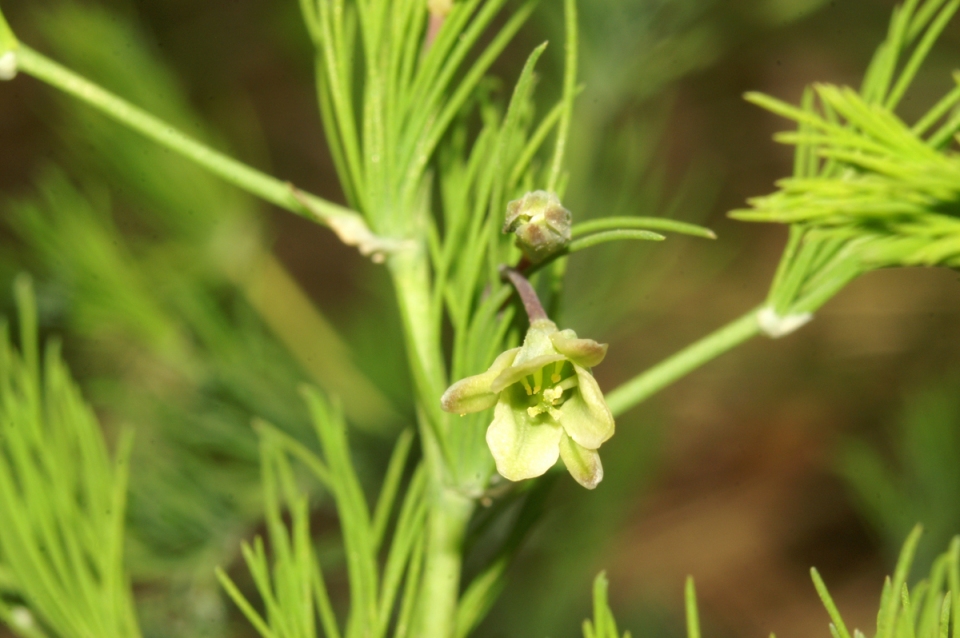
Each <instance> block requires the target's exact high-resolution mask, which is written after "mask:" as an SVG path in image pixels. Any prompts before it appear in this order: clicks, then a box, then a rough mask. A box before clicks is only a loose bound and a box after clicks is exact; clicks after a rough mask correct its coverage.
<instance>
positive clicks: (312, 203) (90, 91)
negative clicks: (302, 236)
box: [17, 43, 370, 244]
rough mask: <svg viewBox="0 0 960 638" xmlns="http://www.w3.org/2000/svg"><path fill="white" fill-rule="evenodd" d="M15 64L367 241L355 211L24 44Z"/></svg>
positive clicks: (249, 186)
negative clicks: (301, 189)
mask: <svg viewBox="0 0 960 638" xmlns="http://www.w3.org/2000/svg"><path fill="white" fill-rule="evenodd" d="M17 66H18V69H19V70H20V71H22V72H24V73H26V74H28V75H32V76H33V77H35V78H37V79H38V80H41V81H43V82H46V83H47V84H50V85H51V86H54V87H56V88H58V89H60V90H62V91H64V92H65V93H68V94H70V95H72V96H74V97H76V98H78V99H79V100H81V101H83V102H86V103H87V104H89V105H90V106H92V107H94V108H95V109H97V110H99V111H101V112H102V113H104V114H105V115H107V116H109V117H111V118H113V119H114V120H116V121H117V122H120V123H121V124H124V125H126V126H128V127H130V128H131V129H133V130H135V131H137V132H138V133H140V134H142V135H144V136H145V137H147V138H149V139H151V140H153V141H154V142H156V143H158V144H160V145H161V146H164V147H166V148H169V149H170V150H172V151H176V152H177V153H179V154H181V155H183V156H184V157H186V158H187V159H190V160H193V161H194V162H196V163H197V164H199V165H200V166H202V167H204V168H206V169H207V170H209V171H210V172H211V173H213V174H215V175H217V176H218V177H220V178H222V179H224V180H225V181H227V182H229V183H231V184H233V185H234V186H237V187H239V188H241V189H243V190H245V191H248V192H250V193H252V194H254V195H256V196H258V197H260V198H262V199H265V200H266V201H268V202H270V203H272V204H275V205H277V206H279V207H281V208H285V209H286V210H288V211H290V212H292V213H296V214H297V215H301V216H303V217H307V218H308V219H313V220H314V221H320V222H321V223H324V224H326V225H328V226H330V227H331V228H333V229H334V230H335V231H336V232H337V234H338V235H340V236H341V239H344V241H345V242H346V243H354V244H360V243H361V242H362V241H363V240H364V239H366V238H365V237H359V235H362V234H363V231H365V232H366V234H368V235H370V232H369V230H368V229H367V228H366V223H365V222H364V221H363V218H362V217H360V215H358V214H357V213H356V212H354V211H352V210H350V209H348V208H344V207H342V206H338V205H337V204H334V203H332V202H328V201H326V200H324V199H321V198H319V197H316V196H315V195H308V194H302V196H301V197H298V196H297V193H296V192H295V191H294V189H293V188H292V187H291V185H290V184H289V183H287V182H283V181H281V180H278V179H276V178H274V177H271V176H270V175H267V174H266V173H263V172H261V171H258V170H256V169H255V168H252V167H250V166H247V165H246V164H243V163H242V162H238V161H237V160H235V159H233V158H232V157H229V156H228V155H225V154H223V153H221V152H219V151H216V150H214V149H212V148H210V147H208V146H205V145H204V144H201V143H200V142H198V141H197V140H195V139H193V138H192V137H190V136H188V135H186V134H185V133H183V132H181V131H179V130H177V129H176V128H174V127H173V126H171V125H170V124H168V123H166V122H164V121H163V120H161V119H159V118H157V117H154V116H153V115H151V114H149V113H147V112H146V111H144V110H143V109H141V108H138V107H136V106H134V105H133V104H131V103H130V102H127V101H126V100H124V99H122V98H120V97H117V96H116V95H114V94H112V93H110V92H108V91H106V90H104V89H102V88H100V87H99V86H97V85H96V84H93V83H92V82H90V81H88V80H86V79H84V78H82V77H81V76H79V75H77V74H76V73H74V72H73V71H70V70H69V69H67V68H65V67H63V66H61V65H59V64H57V63H56V62H54V61H53V60H51V59H49V58H47V57H46V56H44V55H42V54H41V53H38V52H36V51H34V50H33V49H31V48H30V47H28V46H26V45H25V44H23V43H20V48H19V49H18V50H17ZM301 200H305V201H301ZM305 204H307V205H305ZM345 233H346V234H348V235H351V236H352V238H353V239H354V240H355V241H353V242H351V241H348V238H347V237H345V236H344V234H345Z"/></svg>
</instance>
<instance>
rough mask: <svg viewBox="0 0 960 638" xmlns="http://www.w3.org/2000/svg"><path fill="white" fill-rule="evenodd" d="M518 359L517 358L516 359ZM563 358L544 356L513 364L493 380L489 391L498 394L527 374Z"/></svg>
mask: <svg viewBox="0 0 960 638" xmlns="http://www.w3.org/2000/svg"><path fill="white" fill-rule="evenodd" d="M518 358H519V357H518ZM564 359H565V357H564V356H563V355H562V354H556V353H554V354H545V355H542V356H539V357H536V358H534V359H528V360H527V361H524V362H523V363H520V364H514V365H512V366H510V367H509V368H507V369H506V370H504V371H503V372H502V373H501V374H500V376H498V377H497V378H496V379H494V380H493V384H492V385H491V386H490V389H491V390H492V391H493V392H500V391H501V390H503V389H504V388H506V387H508V386H511V385H513V384H514V383H517V382H518V381H520V379H522V378H523V377H525V376H527V375H528V374H533V373H534V372H536V371H537V370H539V369H540V368H542V367H543V366H545V365H549V364H551V363H553V362H555V361H563V360H564Z"/></svg>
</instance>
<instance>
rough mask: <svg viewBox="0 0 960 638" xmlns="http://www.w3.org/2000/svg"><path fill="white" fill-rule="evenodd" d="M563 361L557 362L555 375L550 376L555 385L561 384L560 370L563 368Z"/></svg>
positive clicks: (554, 368) (554, 369)
mask: <svg viewBox="0 0 960 638" xmlns="http://www.w3.org/2000/svg"><path fill="white" fill-rule="evenodd" d="M563 363H564V362H563V361H557V363H556V364H554V367H553V374H552V375H551V376H550V380H551V381H553V382H554V383H560V369H561V368H563Z"/></svg>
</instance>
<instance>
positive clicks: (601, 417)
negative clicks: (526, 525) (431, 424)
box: [440, 319, 614, 489]
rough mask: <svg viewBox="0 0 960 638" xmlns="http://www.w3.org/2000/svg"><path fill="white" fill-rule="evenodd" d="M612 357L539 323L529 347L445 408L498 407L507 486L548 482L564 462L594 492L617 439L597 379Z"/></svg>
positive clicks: (467, 384) (493, 438) (456, 388)
mask: <svg viewBox="0 0 960 638" xmlns="http://www.w3.org/2000/svg"><path fill="white" fill-rule="evenodd" d="M606 354H607V346H606V344H600V343H597V342H596V341H593V340H592V339H578V338H577V335H576V333H575V332H574V331H573V330H558V329H557V326H556V324H554V323H553V322H552V321H550V320H549V319H538V320H536V321H534V322H532V323H531V325H530V329H529V330H528V331H527V335H526V337H525V338H524V340H523V346H522V347H519V348H513V349H511V350H507V351H506V352H504V353H503V354H501V355H500V356H499V357H497V359H496V360H495V361H494V362H493V365H491V366H490V369H489V370H487V371H486V372H483V373H481V374H478V375H475V376H472V377H467V378H466V379H461V380H460V381H457V382H456V383H454V384H453V385H452V386H450V388H449V389H448V390H447V391H446V392H445V393H444V394H443V397H442V398H441V400H440V402H441V405H442V406H443V409H444V410H446V411H447V412H454V413H457V414H461V415H463V414H466V413H468V412H479V411H481V410H485V409H487V408H490V407H493V406H496V408H495V410H494V413H493V422H492V423H491V424H490V426H489V427H488V428H487V445H489V446H490V452H491V453H492V454H493V458H494V460H495V461H496V463H497V471H498V472H499V473H500V474H501V475H502V476H503V477H504V478H507V479H509V480H511V481H520V480H523V479H528V478H533V477H535V476H540V475H541V474H544V473H545V472H546V471H547V470H549V469H550V468H551V467H553V465H554V464H556V462H557V458H558V457H559V458H561V459H563V463H564V465H566V466H567V470H568V471H569V472H570V474H571V475H572V476H573V478H574V479H576V480H577V482H579V483H580V484H581V485H583V486H584V487H586V488H587V489H593V488H595V487H596V486H597V484H598V483H600V481H601V480H602V479H603V466H602V465H601V464H600V455H599V454H598V453H597V450H598V449H599V447H600V445H601V444H603V443H604V442H605V441H606V440H607V439H609V438H610V437H611V436H613V432H614V421H613V415H612V414H611V413H610V409H609V408H608V407H607V404H606V401H604V399H603V394H602V393H601V392H600V387H599V386H598V385H597V382H596V380H595V379H594V378H593V375H592V374H591V373H590V368H591V367H593V366H595V365H597V364H599V363H600V362H601V361H602V360H603V357H604V356H605V355H606Z"/></svg>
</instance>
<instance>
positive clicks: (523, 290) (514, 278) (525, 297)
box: [500, 268, 549, 323]
mask: <svg viewBox="0 0 960 638" xmlns="http://www.w3.org/2000/svg"><path fill="white" fill-rule="evenodd" d="M500 274H501V275H502V276H503V277H505V278H507V279H509V280H510V283H511V284H513V287H514V288H516V290H517V294H518V295H519V296H520V300H521V301H522V302H523V309H524V310H526V311H527V318H528V319H530V323H533V322H534V321H537V320H540V319H549V317H547V313H546V311H545V310H544V309H543V304H541V303H540V298H539V297H537V291H536V290H534V289H533V286H532V285H530V282H529V281H528V280H527V278H526V277H524V276H523V275H521V274H520V272H519V271H518V270H515V269H513V268H501V270H500Z"/></svg>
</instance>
